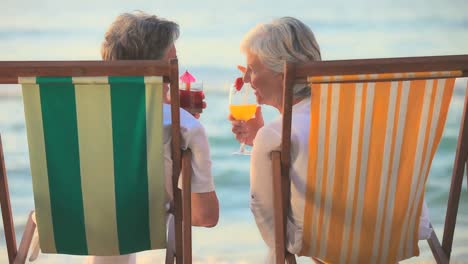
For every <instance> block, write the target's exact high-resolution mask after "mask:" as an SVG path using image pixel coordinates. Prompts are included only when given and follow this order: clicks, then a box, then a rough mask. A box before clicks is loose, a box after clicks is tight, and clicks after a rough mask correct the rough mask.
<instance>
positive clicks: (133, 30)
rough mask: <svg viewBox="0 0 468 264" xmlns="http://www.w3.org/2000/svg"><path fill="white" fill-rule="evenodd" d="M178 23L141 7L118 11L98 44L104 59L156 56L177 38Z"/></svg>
mask: <svg viewBox="0 0 468 264" xmlns="http://www.w3.org/2000/svg"><path fill="white" fill-rule="evenodd" d="M179 34H180V33H179V25H177V23H175V22H172V21H169V20H166V19H163V18H159V17H157V16H155V15H149V14H146V13H144V12H141V11H137V12H133V13H124V14H121V15H119V16H118V17H117V18H116V19H115V21H114V22H113V23H112V25H111V26H110V28H109V29H108V30H107V32H106V34H105V37H104V41H103V43H102V46H101V56H102V59H103V60H159V59H162V58H163V57H164V55H165V54H166V52H167V51H168V49H169V48H170V47H171V45H172V44H173V43H174V42H175V41H176V40H177V38H179Z"/></svg>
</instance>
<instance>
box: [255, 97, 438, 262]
mask: <svg viewBox="0 0 468 264" xmlns="http://www.w3.org/2000/svg"><path fill="white" fill-rule="evenodd" d="M281 128H282V116H280V117H279V118H277V119H276V120H274V121H273V122H272V123H270V124H267V125H265V126H264V127H262V128H261V129H260V130H259V131H258V132H257V136H256V137H255V139H254V142H253V149H252V157H251V164H250V188H251V190H250V193H251V196H250V209H251V210H252V213H253V214H254V217H255V222H256V223H257V226H258V229H259V230H260V234H261V235H262V238H263V240H264V241H265V243H266V244H267V245H268V247H269V248H270V251H272V250H273V249H274V244H275V243H274V218H273V191H272V190H273V185H272V183H273V180H272V175H273V172H272V167H271V165H272V164H271V158H270V152H271V151H273V150H280V145H281ZM309 129H310V98H306V99H304V100H302V101H300V102H299V103H297V104H295V105H294V106H293V112H292V125H291V168H290V170H289V176H290V178H291V204H290V205H291V214H290V215H288V217H287V239H288V240H287V243H286V246H287V248H288V251H289V252H291V253H293V254H297V253H299V251H300V250H301V249H302V232H303V219H304V206H305V192H306V181H307V166H308V149H309ZM431 231H432V229H430V228H429V219H428V213H427V208H426V205H425V203H424V206H423V211H422V214H421V224H420V229H419V237H420V239H426V238H427V237H428V236H429V235H430V232H431ZM270 256H272V252H270ZM270 261H272V260H270ZM270 263H273V262H270Z"/></svg>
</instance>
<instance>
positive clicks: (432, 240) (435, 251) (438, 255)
mask: <svg viewBox="0 0 468 264" xmlns="http://www.w3.org/2000/svg"><path fill="white" fill-rule="evenodd" d="M430 226H431V228H432V225H430ZM427 243H428V244H429V247H430V248H431V251H432V255H434V258H435V260H436V262H437V264H446V263H447V264H448V263H449V260H448V258H447V255H446V254H445V252H444V250H443V249H442V246H441V245H440V242H439V239H438V238H437V235H436V233H435V232H434V230H432V233H431V236H430V237H429V238H428V239H427Z"/></svg>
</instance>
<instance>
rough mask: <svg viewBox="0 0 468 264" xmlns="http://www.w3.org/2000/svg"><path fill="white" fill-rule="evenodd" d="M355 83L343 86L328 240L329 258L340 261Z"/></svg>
mask: <svg viewBox="0 0 468 264" xmlns="http://www.w3.org/2000/svg"><path fill="white" fill-rule="evenodd" d="M355 87H356V84H354V83H343V84H341V87H340V89H341V92H340V106H339V110H338V111H339V113H338V127H337V130H338V132H337V142H336V148H337V150H336V159H335V160H336V164H335V179H334V185H333V205H332V209H331V216H330V218H331V220H330V229H329V234H328V239H327V254H326V255H327V256H329V258H327V259H330V258H331V257H333V258H334V259H336V261H339V257H340V252H341V250H340V249H341V242H342V239H343V238H342V236H343V228H344V225H343V221H344V219H345V213H346V208H345V207H346V202H347V199H346V195H347V190H348V175H349V158H350V155H351V148H350V146H351V141H352V133H351V131H352V130H353V119H352V118H349V117H350V116H351V117H352V116H353V112H354V96H355Z"/></svg>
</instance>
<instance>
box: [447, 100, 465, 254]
mask: <svg viewBox="0 0 468 264" xmlns="http://www.w3.org/2000/svg"><path fill="white" fill-rule="evenodd" d="M467 155H468V94H466V95H465V105H464V108H463V116H462V122H461V125H460V132H459V135H458V143H457V151H456V155H455V163H454V166H453V173H452V182H451V184H450V192H449V199H448V202H447V212H446V215H445V224H444V235H443V237H442V248H443V250H444V252H445V253H446V254H447V258H448V259H449V260H450V254H451V252H452V243H453V235H454V232H455V224H456V222H457V213H458V207H459V203H460V194H461V187H462V184H463V177H464V174H463V173H464V169H465V166H466V161H467Z"/></svg>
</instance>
